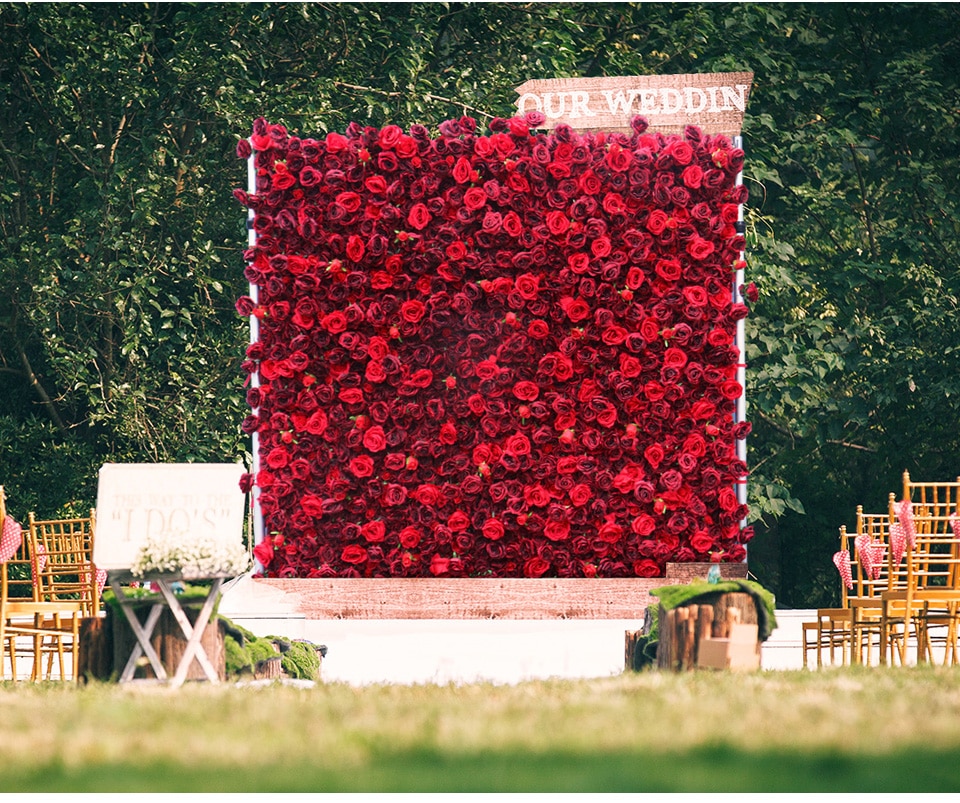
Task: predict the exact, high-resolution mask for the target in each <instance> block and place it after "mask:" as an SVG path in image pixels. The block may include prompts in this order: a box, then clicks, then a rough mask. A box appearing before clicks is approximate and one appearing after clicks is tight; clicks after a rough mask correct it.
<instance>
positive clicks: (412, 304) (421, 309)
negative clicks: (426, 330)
mask: <svg viewBox="0 0 960 803" xmlns="http://www.w3.org/2000/svg"><path fill="white" fill-rule="evenodd" d="M426 312H427V308H426V306H425V305H424V303H423V302H422V301H418V300H417V299H415V298H414V299H411V300H410V301H404V302H403V303H402V304H401V305H400V317H401V318H403V320H405V321H406V322H407V323H417V322H418V321H419V320H421V319H422V318H423V316H424V315H425V314H426Z"/></svg>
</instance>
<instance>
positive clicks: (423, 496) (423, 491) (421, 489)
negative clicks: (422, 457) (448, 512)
mask: <svg viewBox="0 0 960 803" xmlns="http://www.w3.org/2000/svg"><path fill="white" fill-rule="evenodd" d="M411 496H413V498H414V499H416V500H417V501H418V502H419V503H420V504H421V505H425V506H426V507H436V506H438V505H440V504H443V502H444V501H445V500H444V498H443V494H441V493H440V489H439V488H437V486H436V485H431V484H429V483H424V484H423V485H419V486H417V488H416V489H415V490H414V492H413V493H412V494H411Z"/></svg>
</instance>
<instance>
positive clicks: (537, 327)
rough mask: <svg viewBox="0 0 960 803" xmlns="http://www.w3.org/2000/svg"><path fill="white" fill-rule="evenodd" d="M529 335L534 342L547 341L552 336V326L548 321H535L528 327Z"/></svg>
mask: <svg viewBox="0 0 960 803" xmlns="http://www.w3.org/2000/svg"><path fill="white" fill-rule="evenodd" d="M527 334H528V335H529V336H530V337H532V338H533V339H534V340H546V339H547V338H548V337H549V336H550V326H549V325H548V324H547V322H546V321H541V320H539V319H538V320H533V321H530V323H529V324H528V325H527Z"/></svg>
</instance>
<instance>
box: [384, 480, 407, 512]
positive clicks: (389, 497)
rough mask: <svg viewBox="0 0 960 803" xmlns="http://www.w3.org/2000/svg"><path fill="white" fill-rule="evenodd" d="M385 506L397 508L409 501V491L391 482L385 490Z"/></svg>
mask: <svg viewBox="0 0 960 803" xmlns="http://www.w3.org/2000/svg"><path fill="white" fill-rule="evenodd" d="M382 499H383V504H385V505H387V506H388V507H396V506H397V505H402V504H403V503H404V502H406V501H407V489H406V488H405V487H404V486H403V485H398V484H397V483H395V482H391V483H389V484H387V485H385V486H384V488H383V497H382Z"/></svg>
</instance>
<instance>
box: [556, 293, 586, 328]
mask: <svg viewBox="0 0 960 803" xmlns="http://www.w3.org/2000/svg"><path fill="white" fill-rule="evenodd" d="M560 309H562V310H563V311H564V313H566V316H567V317H568V318H569V319H570V320H571V321H573V322H574V323H577V322H579V321H582V320H584V319H585V318H589V317H590V307H589V306H587V303H586V302H585V301H584V300H583V299H582V298H569V297H564V298H561V299H560Z"/></svg>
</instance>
